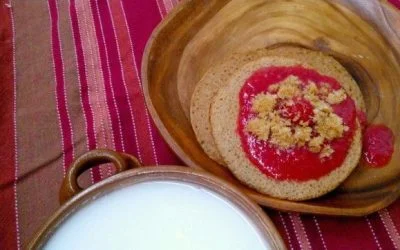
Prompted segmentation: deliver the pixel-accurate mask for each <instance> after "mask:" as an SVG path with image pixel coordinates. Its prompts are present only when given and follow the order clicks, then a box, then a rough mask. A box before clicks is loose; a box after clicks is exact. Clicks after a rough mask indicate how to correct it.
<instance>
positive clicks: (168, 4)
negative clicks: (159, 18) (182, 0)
mask: <svg viewBox="0 0 400 250" xmlns="http://www.w3.org/2000/svg"><path fill="white" fill-rule="evenodd" d="M163 2H164V6H165V9H166V11H167V13H169V12H170V11H171V10H172V8H173V5H172V2H171V0H163Z"/></svg>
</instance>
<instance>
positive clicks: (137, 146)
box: [106, 0, 143, 162]
mask: <svg viewBox="0 0 400 250" xmlns="http://www.w3.org/2000/svg"><path fill="white" fill-rule="evenodd" d="M106 2H107V9H108V12H109V13H110V16H111V17H112V12H111V8H110V3H109V1H108V0H106ZM111 26H112V29H113V32H114V38H115V41H117V42H116V46H117V53H118V60H119V63H120V65H121V75H122V82H123V84H124V88H125V97H126V100H127V102H128V107H129V112H130V114H131V119H132V125H133V133H134V137H135V144H136V148H137V151H138V158H139V161H140V162H143V157H142V152H141V147H140V145H139V141H138V135H137V130H136V122H135V118H134V114H133V111H132V104H131V101H130V99H129V94H128V88H127V86H126V79H125V74H124V70H123V65H122V59H121V52H120V48H119V44H118V37H117V31H116V30H115V24H114V19H113V18H111Z"/></svg>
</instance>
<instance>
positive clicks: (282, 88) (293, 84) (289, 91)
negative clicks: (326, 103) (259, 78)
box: [278, 76, 301, 99]
mask: <svg viewBox="0 0 400 250" xmlns="http://www.w3.org/2000/svg"><path fill="white" fill-rule="evenodd" d="M300 85H301V82H300V80H299V78H297V77H295V76H289V77H287V78H286V79H285V80H283V81H282V82H281V83H280V84H279V85H278V87H279V88H278V97H279V98H281V99H285V98H288V99H290V98H293V97H295V96H297V95H299V94H300V93H301V90H300Z"/></svg>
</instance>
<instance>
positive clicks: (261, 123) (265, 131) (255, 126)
mask: <svg viewBox="0 0 400 250" xmlns="http://www.w3.org/2000/svg"><path fill="white" fill-rule="evenodd" d="M246 129H247V131H249V132H251V133H252V134H254V135H255V136H257V138H258V139H260V140H268V137H269V133H270V124H269V123H268V121H266V120H265V119H262V118H259V117H256V118H254V119H252V120H250V121H249V122H248V123H247V126H246Z"/></svg>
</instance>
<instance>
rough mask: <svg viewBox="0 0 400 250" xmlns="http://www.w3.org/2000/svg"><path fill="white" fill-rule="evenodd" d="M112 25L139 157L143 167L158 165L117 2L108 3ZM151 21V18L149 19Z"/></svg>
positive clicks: (122, 18) (135, 70)
mask: <svg viewBox="0 0 400 250" xmlns="http://www.w3.org/2000/svg"><path fill="white" fill-rule="evenodd" d="M109 7H110V12H111V13H112V17H113V25H114V28H115V31H116V35H117V45H118V48H119V56H120V60H121V63H122V69H123V76H124V84H125V86H126V89H127V91H128V96H129V102H130V104H131V112H133V117H134V124H135V127H136V136H137V138H138V141H139V143H140V154H141V155H140V156H141V158H142V162H143V164H145V165H154V164H157V163H158V159H157V155H156V150H155V145H154V141H153V135H152V133H151V128H150V121H149V114H148V112H147V109H146V105H145V101H144V95H143V90H142V88H141V82H140V79H139V75H138V72H137V70H138V69H137V67H136V62H135V54H134V51H133V45H132V40H131V39H130V37H129V30H128V29H127V26H126V20H125V15H124V11H123V9H122V6H121V4H120V2H119V1H113V0H111V1H109ZM149 19H151V18H149Z"/></svg>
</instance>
